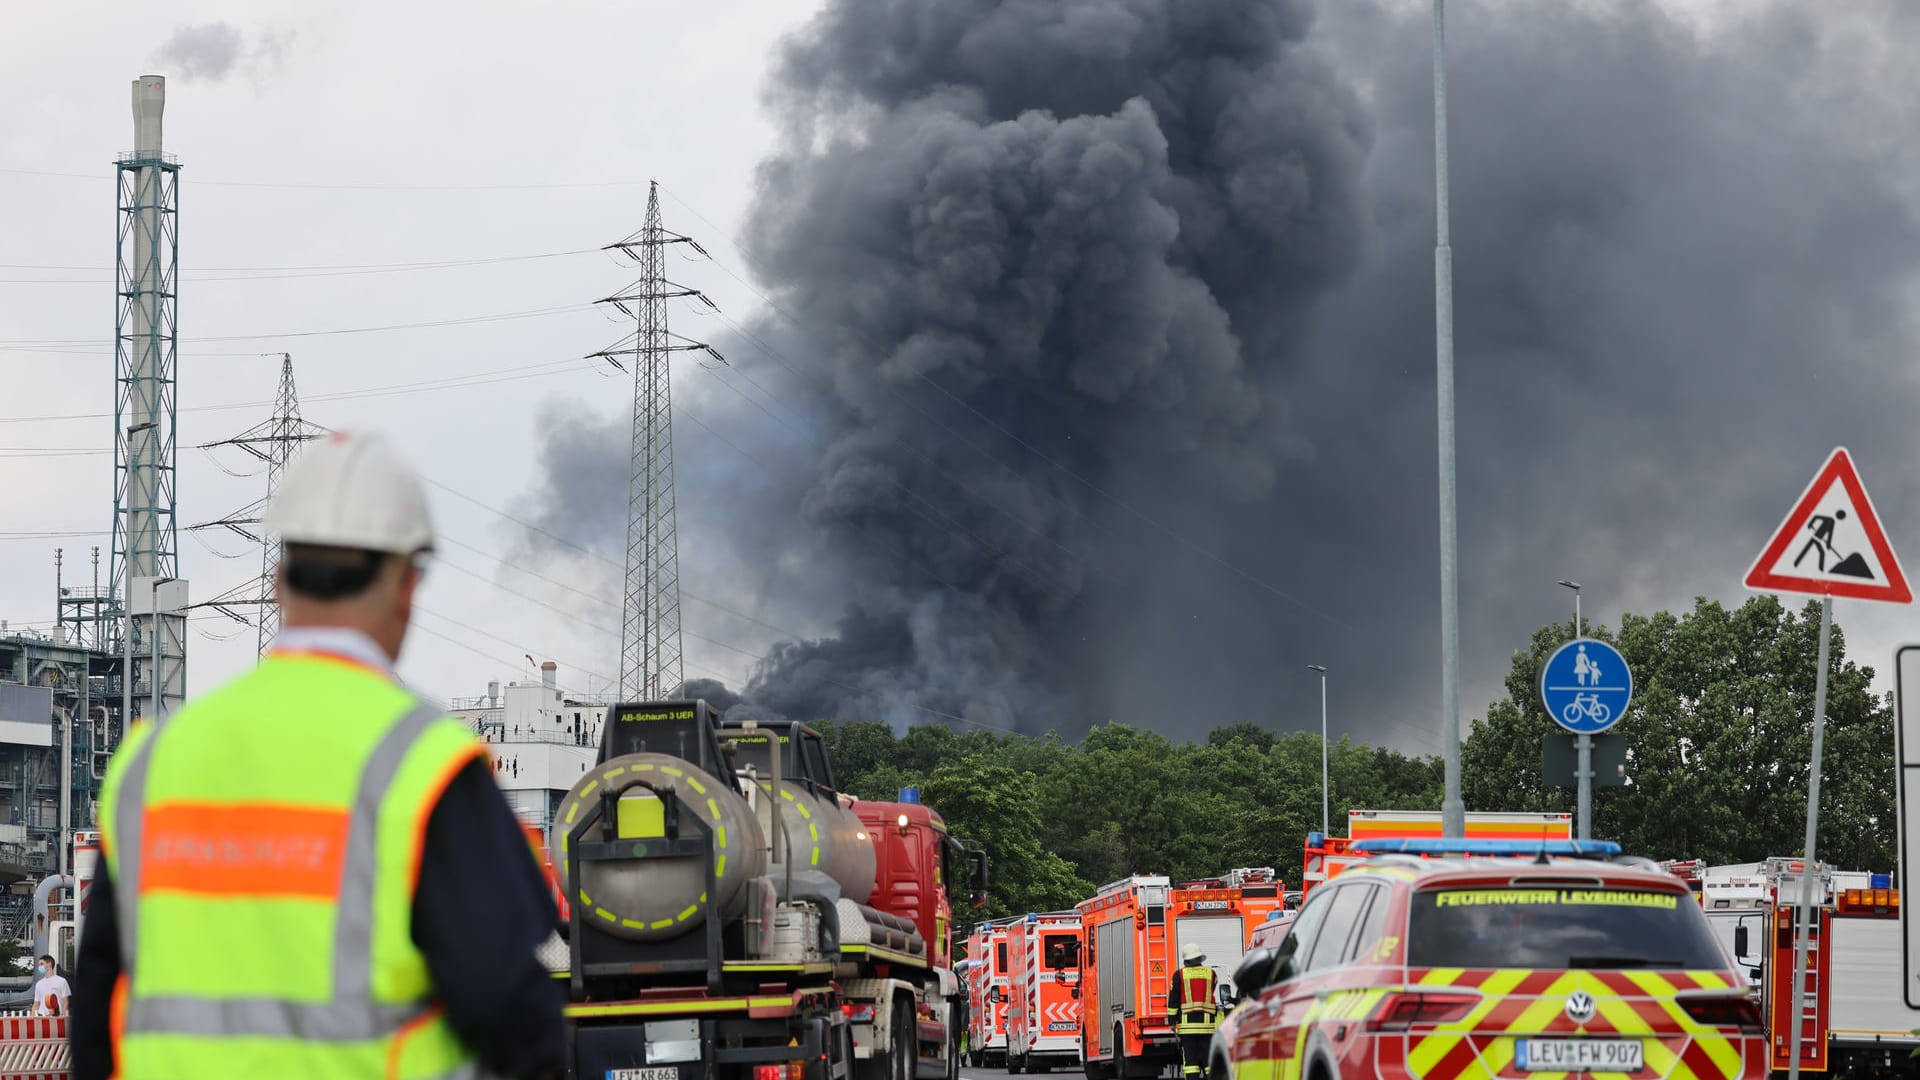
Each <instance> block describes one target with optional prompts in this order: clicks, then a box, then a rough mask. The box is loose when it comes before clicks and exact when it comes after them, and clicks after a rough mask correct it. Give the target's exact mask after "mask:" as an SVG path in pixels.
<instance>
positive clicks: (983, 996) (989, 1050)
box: [967, 919, 1014, 1069]
mask: <svg viewBox="0 0 1920 1080" xmlns="http://www.w3.org/2000/svg"><path fill="white" fill-rule="evenodd" d="M1013 921H1014V920H1012V919H1002V920H1000V921H998V922H989V923H981V924H980V925H979V926H977V927H975V928H974V930H973V933H972V934H971V935H970V936H968V938H967V955H968V956H969V957H971V958H973V959H974V960H975V961H977V963H975V964H974V965H973V967H972V968H970V969H969V970H968V971H967V1056H968V1064H970V1065H972V1066H973V1067H974V1068H976V1069H978V1068H983V1067H986V1066H991V1067H993V1068H996V1069H997V1068H999V1067H1001V1066H1002V1065H1005V1064H1006V1063H1007V927H1008V926H1009V925H1011V924H1012V923H1013Z"/></svg>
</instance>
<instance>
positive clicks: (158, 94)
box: [133, 75, 167, 158]
mask: <svg viewBox="0 0 1920 1080" xmlns="http://www.w3.org/2000/svg"><path fill="white" fill-rule="evenodd" d="M166 111H167V77H166V76H165V75H142V76H140V77H139V78H137V79H135V80H133V152H134V154H135V155H137V156H139V157H142V158H157V157H159V156H160V116H161V114H162V113H164V112H166Z"/></svg>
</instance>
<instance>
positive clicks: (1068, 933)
mask: <svg viewBox="0 0 1920 1080" xmlns="http://www.w3.org/2000/svg"><path fill="white" fill-rule="evenodd" d="M1079 957H1080V913H1079V912H1078V911H1050V912H1047V913H1045V914H1030V915H1028V916H1027V917H1026V918H1024V919H1018V920H1015V921H1014V923H1013V925H1011V926H1010V927H1008V928H1007V961H1008V963H1007V1035H1006V1038H1007V1071H1008V1072H1010V1073H1022V1072H1042V1073H1043V1072H1051V1071H1052V1069H1053V1067H1054V1066H1055V1065H1078V1064H1079V1062H1080V971H1079V968H1080V962H1079Z"/></svg>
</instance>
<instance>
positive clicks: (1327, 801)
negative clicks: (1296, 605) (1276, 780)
mask: <svg viewBox="0 0 1920 1080" xmlns="http://www.w3.org/2000/svg"><path fill="white" fill-rule="evenodd" d="M1307 670H1309V671H1317V672H1319V673H1320V835H1321V836H1331V835H1332V830H1331V829H1330V828H1329V826H1330V825H1331V824H1332V822H1333V814H1332V812H1331V806H1332V800H1331V798H1330V797H1329V795H1328V791H1329V788H1328V786H1327V669H1326V668H1325V667H1323V666H1321V665H1319V664H1308V665H1307Z"/></svg>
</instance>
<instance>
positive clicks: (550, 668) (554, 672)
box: [540, 660, 560, 690]
mask: <svg viewBox="0 0 1920 1080" xmlns="http://www.w3.org/2000/svg"><path fill="white" fill-rule="evenodd" d="M540 685H541V686H544V687H546V688H547V689H549V690H553V689H556V688H558V687H559V685H560V665H559V664H556V663H554V662H553V661H551V660H547V661H545V662H543V663H542V664H541V665H540Z"/></svg>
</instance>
